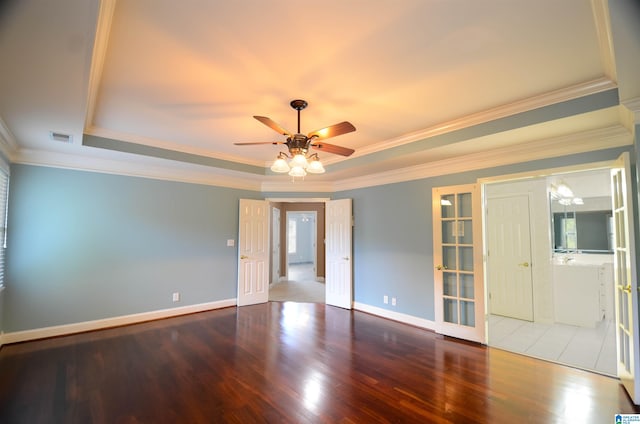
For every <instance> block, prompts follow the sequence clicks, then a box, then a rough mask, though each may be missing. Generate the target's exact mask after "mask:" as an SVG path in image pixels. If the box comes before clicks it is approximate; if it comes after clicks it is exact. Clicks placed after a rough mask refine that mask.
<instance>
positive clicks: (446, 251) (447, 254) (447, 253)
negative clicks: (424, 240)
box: [442, 246, 457, 270]
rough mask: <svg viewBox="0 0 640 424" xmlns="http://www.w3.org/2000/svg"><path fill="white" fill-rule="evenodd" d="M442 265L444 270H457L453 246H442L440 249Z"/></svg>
mask: <svg viewBox="0 0 640 424" xmlns="http://www.w3.org/2000/svg"><path fill="white" fill-rule="evenodd" d="M442 265H444V266H445V269H451V270H455V269H457V266H456V248H455V246H444V247H443V248H442Z"/></svg>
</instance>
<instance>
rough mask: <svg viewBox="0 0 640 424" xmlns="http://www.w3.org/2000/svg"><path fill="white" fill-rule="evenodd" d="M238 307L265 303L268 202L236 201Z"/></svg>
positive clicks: (267, 294) (267, 269) (266, 287)
mask: <svg viewBox="0 0 640 424" xmlns="http://www.w3.org/2000/svg"><path fill="white" fill-rule="evenodd" d="M239 221H240V228H239V229H238V233H239V234H238V239H239V242H238V255H239V258H238V306H245V305H253V304H256V303H265V302H267V301H268V300H269V221H270V217H269V202H267V201H264V200H248V199H240V220H239Z"/></svg>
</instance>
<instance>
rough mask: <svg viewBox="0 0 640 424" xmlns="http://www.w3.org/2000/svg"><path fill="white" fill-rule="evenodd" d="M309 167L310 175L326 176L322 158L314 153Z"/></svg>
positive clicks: (310, 158)
mask: <svg viewBox="0 0 640 424" xmlns="http://www.w3.org/2000/svg"><path fill="white" fill-rule="evenodd" d="M308 159H309V165H308V166H307V172H308V173H310V174H324V166H322V162H320V158H319V157H318V154H317V153H314V154H313V155H311V156H310V157H309V158H308Z"/></svg>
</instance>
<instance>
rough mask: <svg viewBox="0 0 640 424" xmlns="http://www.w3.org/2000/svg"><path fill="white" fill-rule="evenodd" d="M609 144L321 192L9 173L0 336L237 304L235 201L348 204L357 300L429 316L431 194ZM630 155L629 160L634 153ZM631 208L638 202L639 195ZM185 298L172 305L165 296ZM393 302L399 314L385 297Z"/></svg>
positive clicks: (585, 157) (600, 155)
mask: <svg viewBox="0 0 640 424" xmlns="http://www.w3.org/2000/svg"><path fill="white" fill-rule="evenodd" d="M631 150H632V148H626V149H625V148H616V149H609V150H603V151H600V152H594V153H586V154H580V155H573V156H568V157H562V158H555V159H549V160H539V161H533V162H527V163H523V164H516V165H510V166H502V167H497V168H491V169H484V170H480V171H473V172H466V173H460V174H453V175H443V176H439V177H434V178H425V179H421V180H416V181H410V182H403V183H397V184H388V185H382V186H377V187H369V188H362V189H354V190H348V191H342V192H338V193H334V194H327V193H307V194H305V193H296V194H291V193H258V192H253V191H243V190H235V189H228V188H220V187H212V186H204V185H196V184H186V183H177V182H167V181H160V180H152V179H145V178H137V177H127V176H117V175H108V174H100V173H91V172H80V171H71V170H64V169H55V168H46V167H35V166H28V165H14V166H12V174H11V187H10V189H11V192H10V196H11V197H10V202H9V204H10V207H9V223H8V249H7V289H6V290H5V293H4V294H5V310H4V324H3V325H4V328H3V329H4V331H5V332H12V331H20V330H26V329H35V328H42V327H47V326H52V325H60V324H68V323H75V322H83V321H88V320H94V319H100V318H108V317H115V316H120V315H127V314H133V313H141V312H147V311H153V310H159V309H165V308H171V307H175V306H184V305H190V304H198V303H204V302H211V301H216V300H223V299H229V298H234V297H235V296H236V284H237V250H236V248H229V247H227V246H226V240H227V239H237V231H238V201H239V199H240V198H265V197H332V198H352V199H353V211H354V217H355V227H354V237H353V243H354V254H353V265H354V300H355V301H356V302H360V303H364V304H368V305H371V306H376V307H380V308H386V309H391V310H394V311H396V312H400V313H404V314H408V315H412V316H415V317H419V318H424V319H429V320H433V319H434V301H433V291H434V283H433V266H434V264H433V246H432V243H433V241H432V228H431V227H432V213H431V190H432V188H433V187H439V186H448V185H456V184H465V183H471V182H475V181H476V179H477V178H482V177H489V176H496V175H507V174H513V173H517V172H525V171H532V170H539V169H547V168H555V167H561V166H568V165H574V164H581V163H590V162H598V161H602V160H612V159H615V158H617V157H618V156H619V155H620V154H621V153H622V152H623V151H631ZM632 156H633V157H635V153H634V154H632ZM635 201H636V202H637V199H635ZM175 291H179V292H180V293H181V295H182V300H181V302H180V303H179V304H175V303H172V301H171V293H173V292H175ZM385 294H386V295H389V296H394V297H397V299H398V304H397V306H396V307H391V306H390V305H385V304H383V302H382V297H383V295H385Z"/></svg>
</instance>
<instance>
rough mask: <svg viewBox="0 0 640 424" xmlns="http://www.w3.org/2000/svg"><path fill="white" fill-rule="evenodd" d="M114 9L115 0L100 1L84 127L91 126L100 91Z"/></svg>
mask: <svg viewBox="0 0 640 424" xmlns="http://www.w3.org/2000/svg"><path fill="white" fill-rule="evenodd" d="M115 9H116V0H102V1H100V6H99V11H98V20H97V22H96V36H95V41H94V43H93V55H92V57H91V69H90V70H89V84H88V85H89V90H88V93H87V106H86V107H87V110H86V112H85V124H84V125H85V128H87V127H88V126H91V124H92V122H93V115H94V113H95V108H96V100H97V98H98V93H99V91H100V80H102V70H103V69H104V62H105V58H106V56H107V48H108V45H109V34H110V33H111V22H112V21H113V13H114V11H115Z"/></svg>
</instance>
